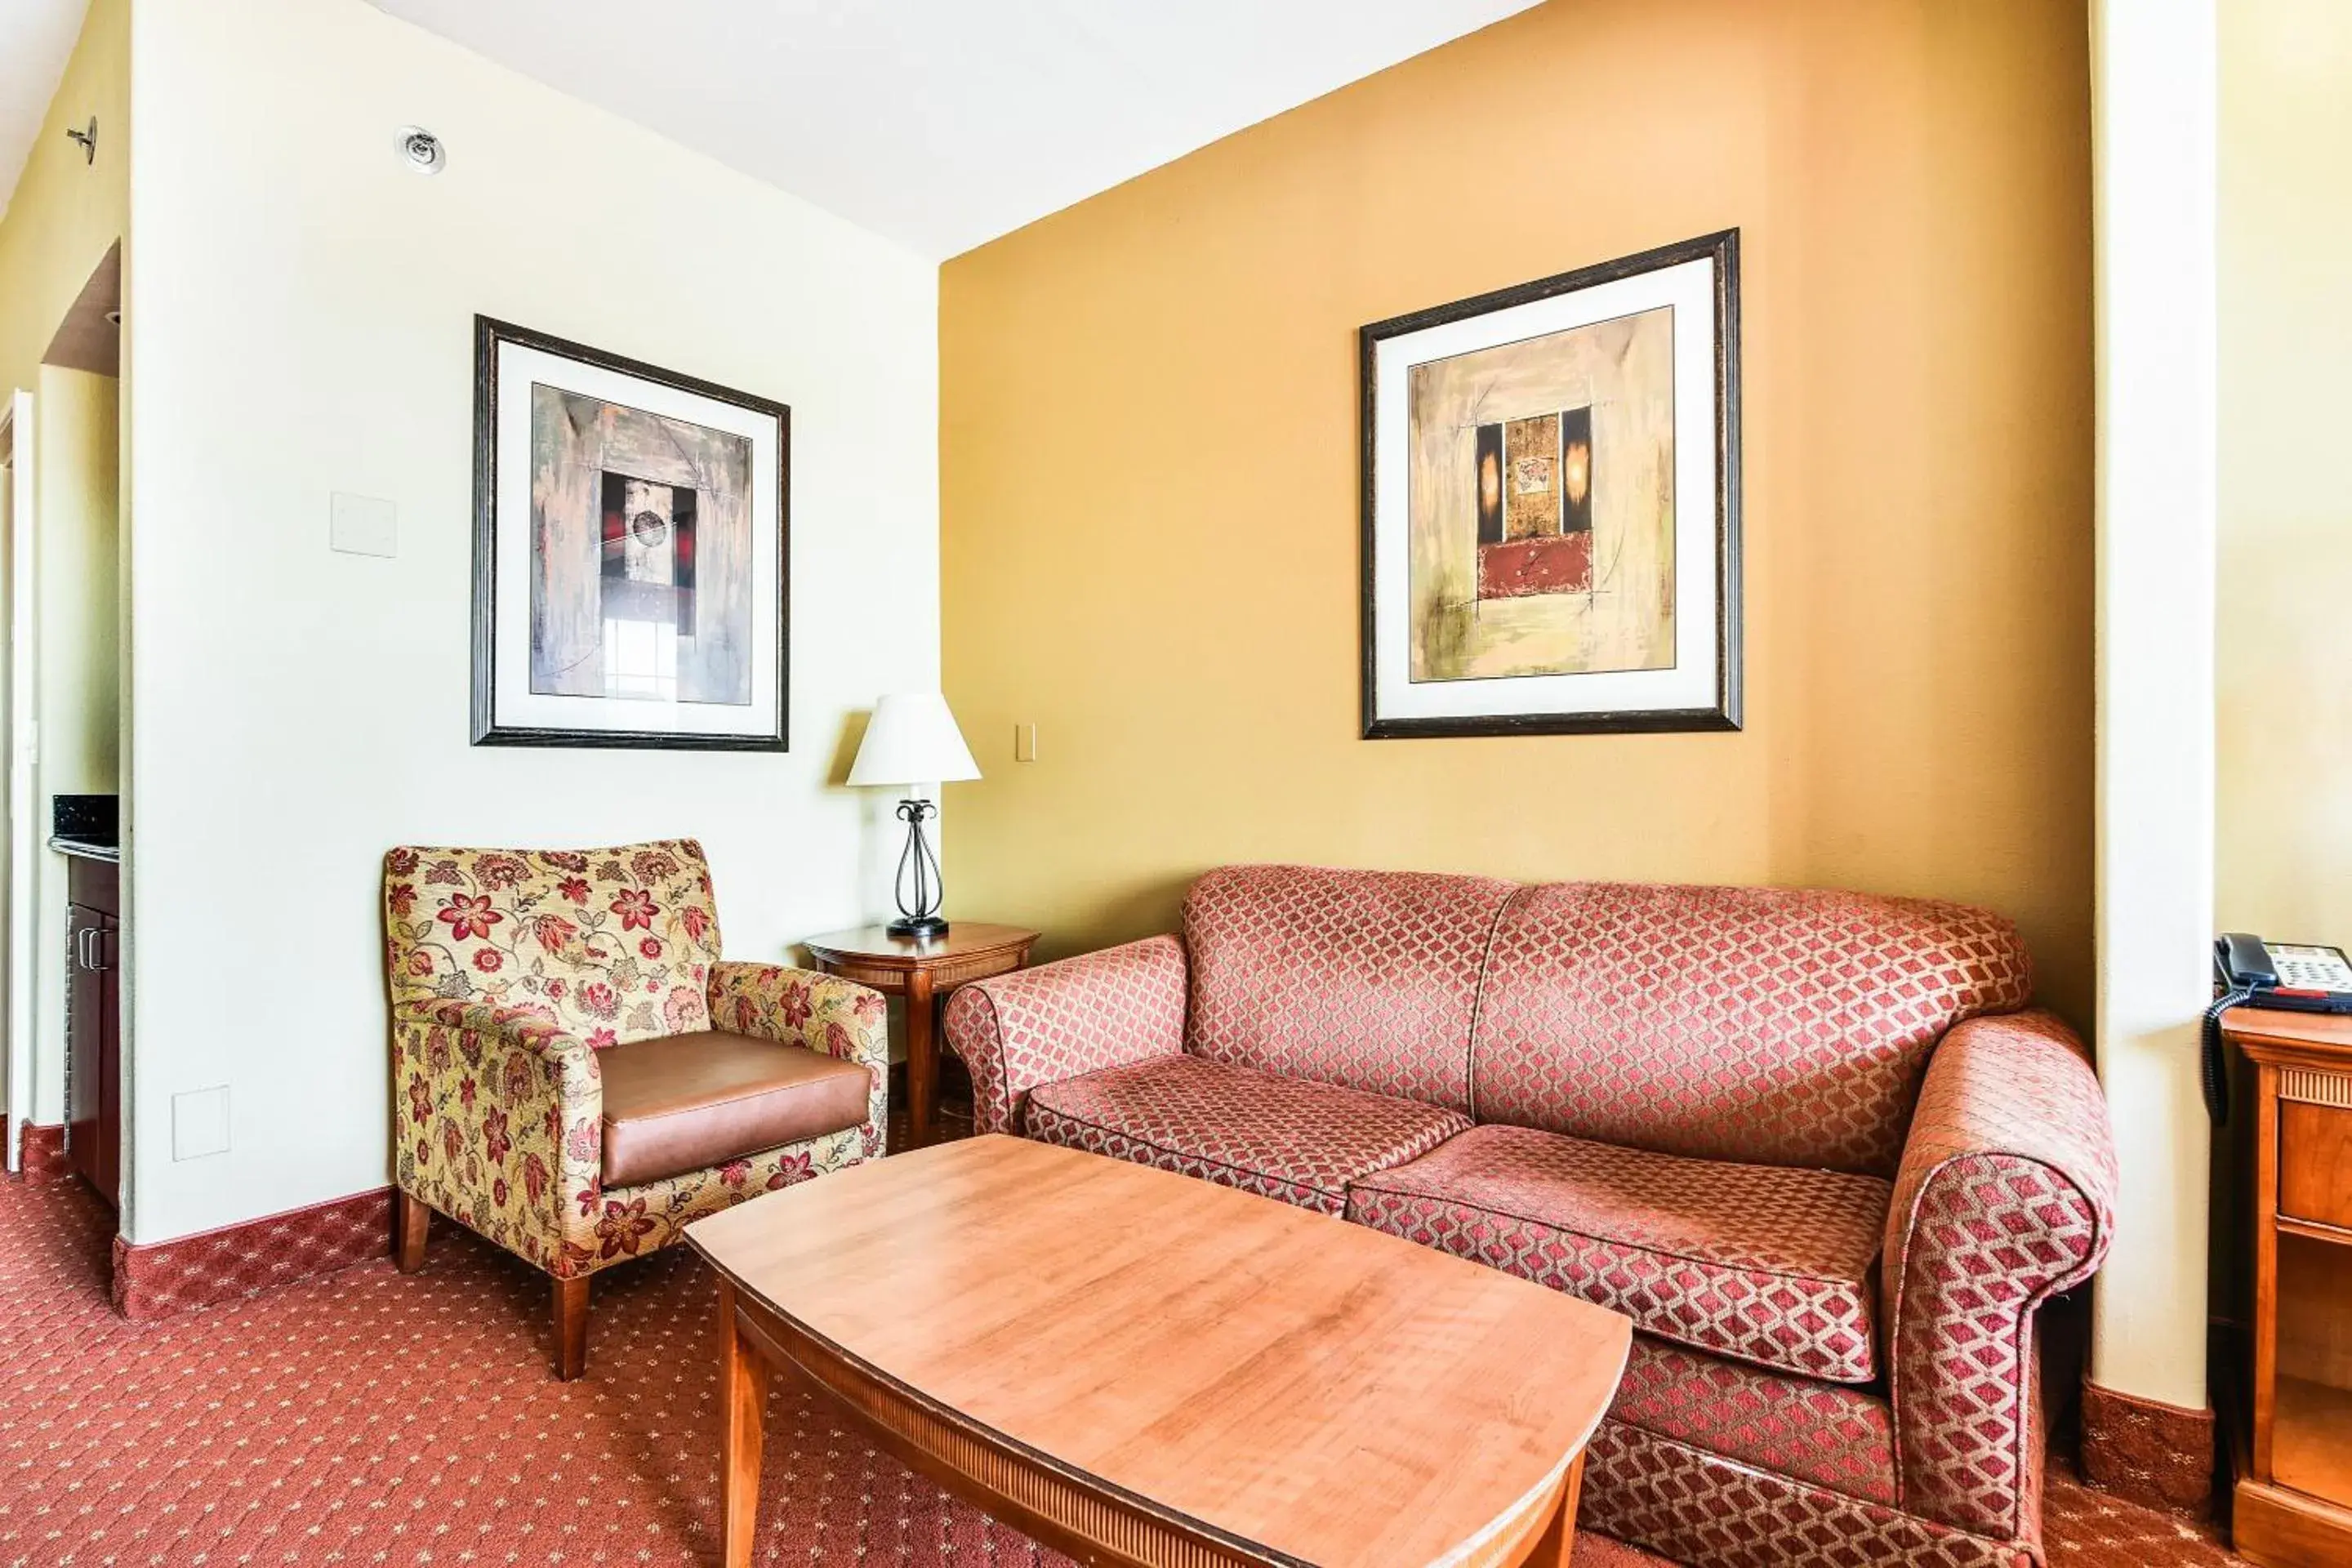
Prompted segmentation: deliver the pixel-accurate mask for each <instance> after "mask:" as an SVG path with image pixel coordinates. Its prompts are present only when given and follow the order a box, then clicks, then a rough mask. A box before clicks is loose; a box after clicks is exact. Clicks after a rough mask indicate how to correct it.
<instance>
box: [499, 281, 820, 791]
mask: <svg viewBox="0 0 2352 1568" xmlns="http://www.w3.org/2000/svg"><path fill="white" fill-rule="evenodd" d="M791 447H792V410H790V409H788V408H786V407H785V406H784V405H782V404H781V403H772V402H770V401H769V400H768V399H766V398H762V397H753V396H751V395H750V394H748V393H741V392H734V391H730V390H729V389H728V388H726V387H723V386H714V385H712V384H710V383H709V382H705V381H697V380H695V379H694V378H693V377H691V376H685V375H679V374H677V373H676V372H674V371H667V370H659V369H656V368H655V367H654V366H652V365H649V364H640V363H637V362H636V361H635V360H628V359H623V358H621V357H620V356H619V355H617V354H608V353H601V352H599V351H597V350H595V349H591V348H584V347H583V346H582V345H580V344H578V343H572V342H564V341H563V340H562V339H561V338H553V337H549V336H548V335H547V334H545V333H544V332H534V331H526V330H525V329H523V328H521V327H517V326H512V325H509V323H507V322H504V321H491V320H489V319H488V317H484V316H477V317H476V318H474V744H476V745H478V746H635V747H664V748H673V749H691V750H714V751H745V752H781V751H783V750H785V749H786V746H785V742H786V736H787V731H786V725H785V692H786V685H787V682H786V675H787V658H788V650H789V646H790V641H789V637H788V632H789V627H788V626H787V624H786V622H787V617H788V616H789V614H790V595H789V593H788V588H787V574H788V569H789V563H790V561H791V555H792V552H791V549H790V527H791V523H790V517H791V508H790V484H791V457H792V452H791Z"/></svg>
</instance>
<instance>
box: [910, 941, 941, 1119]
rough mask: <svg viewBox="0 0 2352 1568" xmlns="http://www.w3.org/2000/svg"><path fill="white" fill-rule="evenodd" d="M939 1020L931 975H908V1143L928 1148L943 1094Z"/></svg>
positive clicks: (921, 971)
mask: <svg viewBox="0 0 2352 1568" xmlns="http://www.w3.org/2000/svg"><path fill="white" fill-rule="evenodd" d="M938 1024H939V1019H938V1016H936V1014H935V1013H934V1012H933V1010H932V1007H931V975H930V972H929V970H925V969H917V970H912V971H910V972H909V973H908V975H907V1143H908V1147H910V1148H915V1149H923V1148H928V1147H929V1145H930V1142H931V1121H932V1113H933V1110H934V1109H935V1107H936V1105H937V1103H938V1100H939V1094H940V1047H939V1041H938V1039H937V1037H936V1034H935V1031H936V1028H937V1026H938Z"/></svg>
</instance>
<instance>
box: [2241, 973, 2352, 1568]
mask: <svg viewBox="0 0 2352 1568" xmlns="http://www.w3.org/2000/svg"><path fill="white" fill-rule="evenodd" d="M2221 1032H2222V1034H2223V1036H2224V1037H2226V1038H2227V1039H2229V1040H2230V1041H2231V1043H2232V1044H2233V1045H2235V1046H2236V1047H2238V1048H2239V1049H2240V1050H2242V1051H2243V1052H2244V1053H2245V1054H2246V1057H2247V1059H2248V1060H2250V1061H2252V1063H2253V1064H2254V1067H2255V1069H2256V1089H2255V1095H2254V1102H2253V1106H2252V1111H2253V1116H2254V1124H2253V1139H2254V1190H2253V1194H2252V1195H2253V1213H2252V1215H2251V1216H2250V1217H2251V1218H2252V1221H2253V1226H2254V1236H2253V1244H2254V1245H2253V1252H2254V1310H2253V1323H2252V1330H2253V1338H2254V1347H2253V1350H2254V1353H2253V1368H2252V1380H2251V1384H2252V1385H2251V1389H2250V1393H2251V1394H2252V1398H2251V1401H2250V1403H2251V1404H2252V1412H2251V1414H2252V1432H2251V1433H2250V1434H2248V1436H2250V1437H2251V1439H2252V1442H2251V1450H2252V1451H2251V1452H2250V1453H2248V1454H2247V1455H2246V1456H2245V1468H2243V1469H2242V1471H2241V1473H2240V1475H2239V1477H2238V1484H2237V1490H2236V1498H2235V1504H2236V1506H2235V1507H2234V1509H2233V1510H2231V1512H2232V1524H2233V1533H2234V1535H2235V1536H2236V1545H2237V1549H2238V1552H2239V1553H2240V1554H2241V1555H2242V1556H2244V1557H2245V1558H2247V1559H2248V1560H2249V1561H2251V1562H2254V1563H2269V1564H2277V1565H2281V1568H2285V1565H2289V1564H2293V1565H2298V1568H2299V1565H2302V1564H2320V1563H2344V1562H2347V1561H2352V1157H2347V1155H2352V1017H2330V1016H2324V1015H2317V1014H2311V1013H2284V1012H2277V1011H2273V1010H2270V1009H2265V1008H2255V1007H2232V1008H2231V1010H2230V1011H2229V1012H2227V1013H2224V1014H2223V1015H2221Z"/></svg>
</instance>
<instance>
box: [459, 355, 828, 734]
mask: <svg viewBox="0 0 2352 1568" xmlns="http://www.w3.org/2000/svg"><path fill="white" fill-rule="evenodd" d="M501 343H515V344H519V345H520V346H522V347H525V348H530V349H536V350H538V351H540V352H541V353H548V354H551V355H554V356H557V357H559V358H562V359H568V360H572V361H575V362H577V363H581V364H584V365H593V366H595V367H597V368H598V369H602V370H607V371H612V372H614V373H615V374H621V375H627V376H633V377H635V378H636V379H638V380H641V381H646V382H650V383H653V384H657V385H661V386H667V387H674V388H676V389H677V390H678V391H681V392H688V393H692V394H694V395H697V396H699V397H708V398H710V399H712V400H713V401H715V402H719V403H726V404H730V405H734V406H736V407H739V408H743V409H746V410H749V411H751V412H752V413H754V414H758V415H761V416H765V417H770V418H772V419H774V421H775V423H776V487H777V494H776V529H777V534H778V537H777V541H776V577H777V580H776V711H775V719H774V725H773V728H772V732H770V733H764V734H758V735H712V734H695V733H678V732H672V731H647V730H563V729H551V728H545V727H533V726H527V725H515V724H502V723H500V722H499V721H498V717H497V712H496V703H495V700H494V699H495V695H496V693H495V679H496V668H497V667H496V662H495V661H496V653H497V638H498V595H497V588H498V552H497V544H498V527H499V518H498V419H499V378H498V356H499V345H500V344H501ZM792 417H793V411H792V409H791V408H790V407H788V406H787V405H784V404H782V403H779V402H776V401H775V400H774V399H772V398H766V397H760V396H756V395H753V394H751V393H748V392H742V391H739V390H737V389H735V388H733V387H727V386H721V385H719V384H717V383H716V382H709V381H704V380H701V379H700V378H698V377H696V376H690V375H687V374H682V373H680V372H677V371H673V370H664V369H663V368H661V367H660V366H658V365H652V364H647V363H645V362H644V361H642V360H634V359H630V358H627V357H626V356H625V355H622V354H616V353H606V352H605V351H604V350H602V349H596V348H591V347H589V346H588V345H587V344H585V343H578V342H572V341H571V340H570V339H568V338H560V337H557V336H555V335H554V334H553V333H551V332H541V331H533V330H531V329H530V328H529V327H522V326H518V325H516V324H515V323H513V322H511V321H499V320H497V319H495V318H493V317H489V316H483V315H477V316H476V317H475V318H474V581H473V596H474V602H473V650H472V653H473V705H472V743H473V744H474V745H477V746H541V747H556V746H560V747H593V748H604V749H618V750H630V751H679V752H788V751H790V750H791V749H792V744H791V742H792V722H791V721H792V575H793V571H792V561H793V551H792V542H793V534H792V527H793V509H792V484H793V481H792V476H793V463H792V455H793V446H792V433H793V426H792Z"/></svg>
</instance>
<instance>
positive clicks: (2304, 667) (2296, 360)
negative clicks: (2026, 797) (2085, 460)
mask: <svg viewBox="0 0 2352 1568" xmlns="http://www.w3.org/2000/svg"><path fill="white" fill-rule="evenodd" d="M2347 80H2352V7H2347V6H2346V5H2342V4H2340V3H2336V0H2231V4H2229V5H2224V6H2223V7H2222V8H2221V584H2220V596H2221V603H2220V629H2219V637H2218V646H2217V649H2216V653H2217V658H2218V661H2219V671H2218V674H2219V682H2220V697H2221V705H2220V714H2219V721H2220V724H2219V731H2220V756H2219V778H2218V781H2217V783H2218V790H2219V795H2218V802H2217V805H2218V813H2217V815H2218V818H2219V820H2218V834H2217V858H2216V866H2215V874H2216V883H2215V895H2216V905H2217V915H2216V918H2217V919H2218V920H2219V921H2220V923H2221V926H2222V928H2223V929H2224V930H2229V931H2257V932H2260V933H2261V934H2263V935H2264V936H2268V937H2272V938H2273V939H2276V940H2280V941H2294V942H2334V943H2336V944H2338V945H2342V946H2347V947H2352V495H2347V490H2346V488H2345V480H2344V461H2343V452H2344V449H2345V446H2346V442H2347V432H2352V292H2347V289H2346V288H2345V283H2344V279H2345V272H2346V268H2347V255H2352V92H2347V90H2346V85H2345V84H2346V83H2347Z"/></svg>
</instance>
